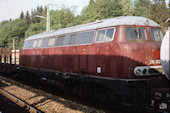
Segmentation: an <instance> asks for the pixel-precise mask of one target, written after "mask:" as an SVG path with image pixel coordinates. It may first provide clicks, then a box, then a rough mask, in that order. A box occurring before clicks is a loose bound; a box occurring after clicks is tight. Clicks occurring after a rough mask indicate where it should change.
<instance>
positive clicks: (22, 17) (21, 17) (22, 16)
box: [20, 11, 25, 20]
mask: <svg viewBox="0 0 170 113" xmlns="http://www.w3.org/2000/svg"><path fill="white" fill-rule="evenodd" d="M24 18H25V16H24V12H23V11H22V12H21V14H20V19H22V20H23V19H24Z"/></svg>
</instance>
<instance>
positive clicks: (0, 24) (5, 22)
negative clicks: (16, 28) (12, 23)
mask: <svg viewBox="0 0 170 113" xmlns="http://www.w3.org/2000/svg"><path fill="white" fill-rule="evenodd" d="M7 23H8V20H4V21H2V22H1V23H0V27H1V26H3V25H5V24H7Z"/></svg>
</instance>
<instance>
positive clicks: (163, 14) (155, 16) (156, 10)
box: [149, 0, 169, 32]
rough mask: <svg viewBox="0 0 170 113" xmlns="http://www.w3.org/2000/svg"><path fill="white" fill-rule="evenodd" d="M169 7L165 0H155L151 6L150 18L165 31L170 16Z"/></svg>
mask: <svg viewBox="0 0 170 113" xmlns="http://www.w3.org/2000/svg"><path fill="white" fill-rule="evenodd" d="M168 10H169V9H168V8H167V7H166V4H165V0H154V1H153V3H152V4H151V6H150V16H149V18H150V19H152V20H154V21H156V22H157V23H158V24H159V25H161V27H162V28H163V32H165V29H166V23H165V21H166V20H167V18H168V17H169V15H168V14H169V11H168Z"/></svg>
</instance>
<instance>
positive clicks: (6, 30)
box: [0, 19, 28, 48]
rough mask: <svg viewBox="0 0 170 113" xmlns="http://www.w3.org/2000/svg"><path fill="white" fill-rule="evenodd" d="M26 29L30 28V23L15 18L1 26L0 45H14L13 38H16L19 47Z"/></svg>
mask: <svg viewBox="0 0 170 113" xmlns="http://www.w3.org/2000/svg"><path fill="white" fill-rule="evenodd" d="M26 29H28V24H27V23H26V21H25V20H21V19H16V20H13V21H11V22H8V23H7V24H5V25H4V26H2V27H0V46H1V47H9V46H11V45H12V40H13V39H15V40H16V48H19V46H20V45H21V41H22V40H23V39H24V36H25V30H26Z"/></svg>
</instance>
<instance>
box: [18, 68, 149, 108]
mask: <svg viewBox="0 0 170 113" xmlns="http://www.w3.org/2000/svg"><path fill="white" fill-rule="evenodd" d="M20 70H21V71H20V72H21V73H22V74H21V75H24V74H25V73H27V75H26V76H27V77H28V75H29V74H28V73H31V75H33V76H31V77H35V79H37V80H39V81H44V82H49V81H51V83H50V84H54V85H58V86H62V85H61V84H62V83H65V81H76V82H80V83H83V82H86V84H91V83H92V84H96V85H98V86H97V87H100V86H101V85H102V86H104V87H105V88H106V89H108V90H109V91H111V92H112V94H113V95H114V96H119V97H120V98H117V97H116V98H117V99H122V100H118V101H121V104H123V105H126V106H134V105H137V104H138V105H139V103H141V104H142V103H145V102H146V101H148V99H149V97H150V95H149V89H150V85H149V83H150V80H149V79H140V80H139V79H115V78H108V77H99V76H93V75H82V74H81V75H80V74H76V73H67V72H59V71H51V70H44V69H36V68H28V67H20ZM23 72H24V73H23ZM76 85H80V84H76ZM113 100H114V99H113Z"/></svg>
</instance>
